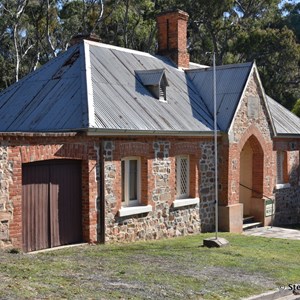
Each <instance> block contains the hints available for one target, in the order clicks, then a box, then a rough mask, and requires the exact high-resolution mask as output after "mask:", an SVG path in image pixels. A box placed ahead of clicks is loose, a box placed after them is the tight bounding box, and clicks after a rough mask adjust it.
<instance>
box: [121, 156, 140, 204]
mask: <svg viewBox="0 0 300 300" xmlns="http://www.w3.org/2000/svg"><path fill="white" fill-rule="evenodd" d="M133 160H136V161H137V191H136V192H137V199H133V200H130V199H129V193H130V188H129V186H130V174H129V171H130V170H129V167H130V161H133ZM122 162H124V179H123V174H122V173H123V172H122ZM123 180H124V194H123ZM121 184H122V199H121V201H122V206H123V207H129V206H138V205H140V200H141V159H140V157H138V156H130V157H124V158H123V159H122V160H121ZM123 195H124V199H123Z"/></svg>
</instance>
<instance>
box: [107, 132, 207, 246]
mask: <svg viewBox="0 0 300 300" xmlns="http://www.w3.org/2000/svg"><path fill="white" fill-rule="evenodd" d="M109 143H110V144H112V145H114V146H113V147H114V150H113V152H112V156H113V160H112V161H109V160H107V161H106V162H105V178H106V241H107V242H113V241H135V240H149V239H158V238H162V237H165V238H166V237H174V236H179V235H185V234H190V233H196V232H199V231H200V229H201V226H202V224H205V225H208V224H209V222H211V218H212V216H211V212H210V211H209V208H208V206H204V207H203V208H201V211H202V210H203V212H204V213H201V212H200V213H199V209H200V207H199V205H192V206H186V207H179V208H174V207H173V205H172V203H173V201H174V200H175V198H176V171H175V160H176V159H175V157H176V156H177V155H189V158H190V181H191V183H190V197H191V198H195V197H199V191H200V189H201V188H204V185H205V184H206V183H207V182H209V180H210V177H209V176H211V174H210V172H211V169H212V165H211V163H212V162H211V155H212V151H213V149H212V148H211V147H212V144H211V142H209V140H207V141H201V139H200V140H199V139H190V140H188V139H182V140H179V139H170V138H166V139H161V140H157V139H153V138H150V137H149V138H147V139H144V138H139V139H135V140H132V141H125V140H121V139H115V140H114V141H109ZM202 143H204V146H201V147H200V146H199V145H202ZM203 150H204V151H205V153H206V156H205V159H204V161H202V166H204V165H205V164H206V163H207V164H209V167H208V169H205V168H204V167H203V168H204V169H203V170H202V171H200V170H199V164H200V158H201V152H202V151H203ZM126 156H139V157H141V177H142V179H141V200H142V201H141V202H142V204H144V205H151V206H152V211H151V212H149V213H146V214H138V215H131V216H126V217H120V216H119V214H118V211H119V209H120V208H121V207H122V203H121V170H120V169H121V166H120V161H121V159H122V158H125V157H126ZM202 176H204V177H205V178H207V180H206V181H205V183H204V184H203V185H201V186H199V184H200V177H202ZM200 198H201V201H202V195H201V192H200ZM209 199H210V197H209V196H208V195H205V196H204V200H205V201H206V202H207V201H209ZM201 215H203V221H202V220H200V218H201ZM203 226H204V225H203ZM210 227H211V226H210Z"/></svg>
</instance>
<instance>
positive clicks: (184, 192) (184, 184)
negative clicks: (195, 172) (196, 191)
mask: <svg viewBox="0 0 300 300" xmlns="http://www.w3.org/2000/svg"><path fill="white" fill-rule="evenodd" d="M189 169H190V164H189V157H188V156H178V157H177V158H176V198H177V199H183V198H188V197H189V194H190V180H189V177H190V176H189Z"/></svg>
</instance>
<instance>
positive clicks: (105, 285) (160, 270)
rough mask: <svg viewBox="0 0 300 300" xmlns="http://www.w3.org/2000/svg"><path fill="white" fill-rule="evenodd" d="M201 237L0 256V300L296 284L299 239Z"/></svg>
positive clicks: (172, 295)
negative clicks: (213, 244)
mask: <svg viewBox="0 0 300 300" xmlns="http://www.w3.org/2000/svg"><path fill="white" fill-rule="evenodd" d="M210 236H213V235H212V234H200V235H194V236H188V237H181V238H176V239H168V240H160V241H151V242H137V243H133V244H115V245H96V246H95V245H94V246H92V245H90V246H89V245H85V246H78V247H73V248H66V249H62V250H56V251H51V252H45V253H39V254H22V253H18V254H13V253H8V252H4V251H2V252H0V298H1V299H62V298H63V299H240V298H243V297H247V296H250V295H254V294H259V293H261V292H264V291H268V290H274V289H276V288H277V287H279V286H287V285H288V284H292V283H299V279H300V268H299V249H300V241H291V240H283V239H268V238H263V237H252V236H243V235H237V234H223V233H222V234H220V236H222V237H224V238H226V239H227V240H229V242H230V246H228V247H224V248H210V249H209V248H205V247H201V245H202V241H203V239H204V238H207V237H210Z"/></svg>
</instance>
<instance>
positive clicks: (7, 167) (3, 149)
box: [0, 143, 14, 248]
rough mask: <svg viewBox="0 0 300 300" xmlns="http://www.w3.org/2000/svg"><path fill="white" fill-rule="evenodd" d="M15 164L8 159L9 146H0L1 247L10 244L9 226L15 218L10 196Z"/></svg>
mask: <svg viewBox="0 0 300 300" xmlns="http://www.w3.org/2000/svg"><path fill="white" fill-rule="evenodd" d="M12 176H13V164H12V162H11V161H9V159H8V147H7V145H5V143H4V144H2V145H1V146H0V247H1V248H3V247H6V246H8V245H10V240H9V226H10V222H11V221H12V218H13V209H14V208H13V203H12V201H11V199H10V197H9V186H10V184H11V183H12Z"/></svg>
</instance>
